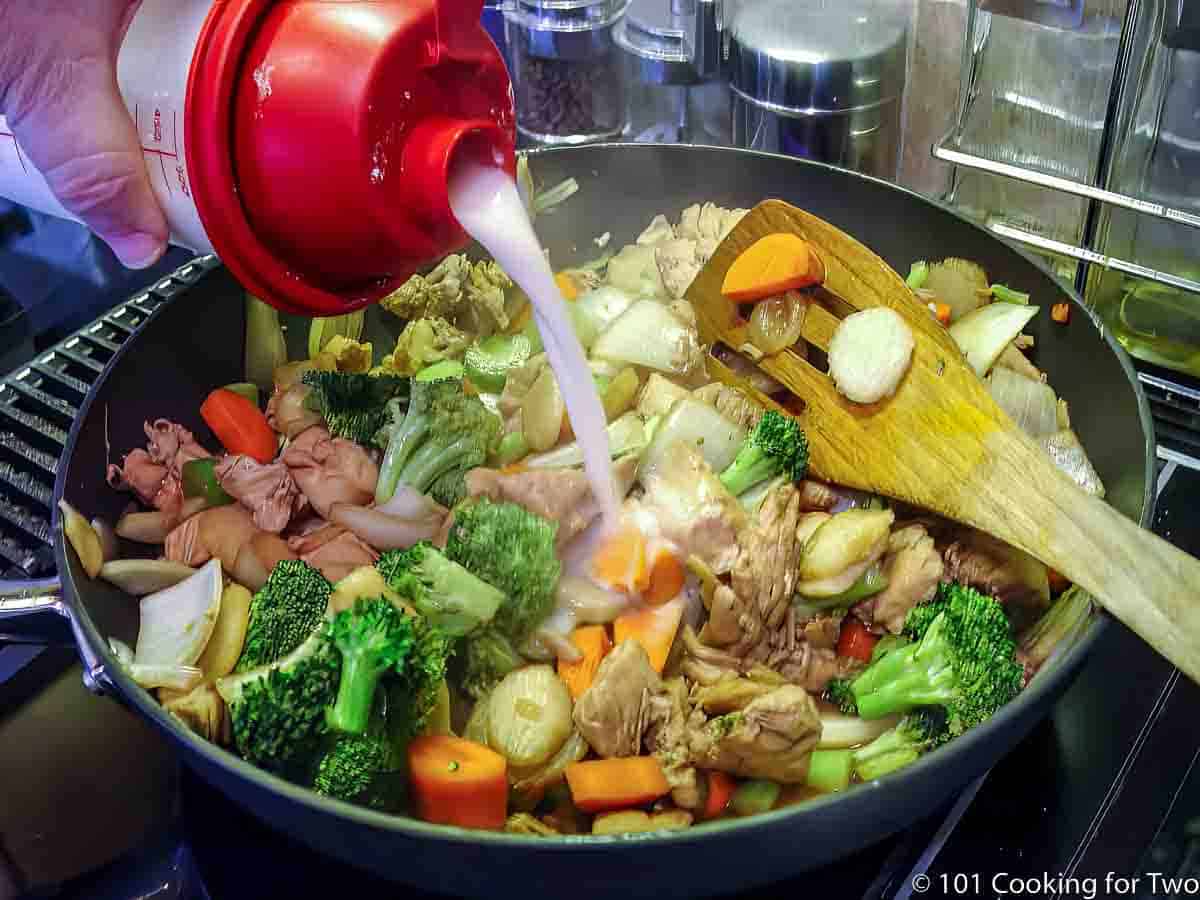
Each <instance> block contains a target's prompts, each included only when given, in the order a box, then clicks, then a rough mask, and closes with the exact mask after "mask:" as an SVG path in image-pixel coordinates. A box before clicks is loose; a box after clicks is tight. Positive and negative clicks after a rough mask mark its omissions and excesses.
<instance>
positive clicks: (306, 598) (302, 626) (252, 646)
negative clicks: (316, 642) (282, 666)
mask: <svg viewBox="0 0 1200 900" xmlns="http://www.w3.org/2000/svg"><path fill="white" fill-rule="evenodd" d="M332 590H333V587H332V586H331V585H330V584H329V582H328V581H326V580H325V576H323V575H322V574H321V573H320V572H318V571H317V570H316V569H314V568H313V567H312V566H310V565H308V563H305V562H301V561H300V560H298V559H285V560H280V561H279V562H277V563H276V564H275V568H273V569H272V570H271V574H270V575H268V576H267V581H266V584H264V585H263V586H262V587H261V588H259V590H258V593H256V594H255V595H254V598H253V599H252V600H251V601H250V621H249V624H247V626H246V640H245V643H244V644H243V645H242V655H241V656H240V657H239V658H238V662H237V666H236V667H235V669H234V671H237V672H247V671H249V670H250V669H257V668H258V667H259V666H266V665H270V664H271V663H273V662H275V661H276V660H279V659H282V658H283V657H284V656H286V655H287V654H289V653H291V652H292V651H293V650H295V649H296V648H297V647H299V646H300V645H301V644H302V643H304V640H305V639H306V638H307V637H308V636H309V635H311V634H312V633H313V631H315V630H316V628H317V626H318V625H319V624H321V622H322V620H323V619H324V618H325V612H326V610H327V609H328V607H329V595H330V593H331V592H332Z"/></svg>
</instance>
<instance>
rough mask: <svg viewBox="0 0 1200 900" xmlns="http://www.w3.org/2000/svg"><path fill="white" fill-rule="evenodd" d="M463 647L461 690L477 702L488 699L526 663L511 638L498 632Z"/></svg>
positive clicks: (491, 631)
mask: <svg viewBox="0 0 1200 900" xmlns="http://www.w3.org/2000/svg"><path fill="white" fill-rule="evenodd" d="M464 647H465V654H464V656H465V658H464V659H463V660H462V671H461V673H460V674H459V678H458V681H459V687H461V688H462V689H463V691H464V692H465V693H466V694H468V695H469V696H471V697H474V698H475V699H476V700H480V699H482V698H483V697H486V696H487V695H488V693H489V692H490V691H491V690H492V688H494V687H495V686H496V685H497V684H499V683H500V680H501V679H502V678H504V676H505V675H507V674H508V673H509V672H511V671H513V670H514V669H516V668H518V667H519V666H522V665H524V663H525V660H524V659H522V658H521V654H519V653H517V651H516V650H515V649H513V645H512V644H511V643H510V642H509V640H508V638H506V637H505V636H504V635H502V634H501V633H500V632H499V631H497V630H496V629H495V628H485V629H484V630H483V631H481V632H480V633H479V634H475V635H472V636H471V637H470V638H469V639H468V640H467V641H465V643H464Z"/></svg>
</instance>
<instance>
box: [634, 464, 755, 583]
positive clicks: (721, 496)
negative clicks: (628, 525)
mask: <svg viewBox="0 0 1200 900" xmlns="http://www.w3.org/2000/svg"><path fill="white" fill-rule="evenodd" d="M642 484H643V486H644V487H645V489H646V493H645V495H644V497H643V498H642V502H643V503H644V504H645V505H646V507H647V508H648V509H649V510H650V511H651V512H652V513H653V514H654V516H655V517H656V518H657V520H658V523H659V526H660V527H661V528H662V533H663V536H664V537H666V538H667V539H668V540H670V541H674V542H675V543H676V544H678V545H679V547H680V549H681V550H682V552H683V554H684V555H685V556H688V555H694V556H697V557H699V558H700V559H701V560H702V561H703V562H704V564H705V565H707V566H708V567H709V569H711V570H712V571H713V572H714V573H715V574H718V575H720V574H722V573H724V572H728V571H729V570H730V569H731V568H732V567H733V564H734V561H735V559H736V558H737V553H738V544H737V535H738V530H739V529H740V528H742V526H743V525H744V524H745V521H746V512H745V510H744V509H742V505H741V504H740V503H738V501H737V498H736V497H734V496H732V495H731V494H730V493H729V491H727V490H726V489H725V485H723V484H721V481H720V479H719V478H717V476H716V474H714V472H713V470H712V468H711V467H710V466H709V465H708V463H707V461H705V459H704V457H703V456H702V455H701V453H700V451H699V450H697V449H696V448H695V447H692V446H690V445H688V444H685V443H684V442H682V441H679V442H676V443H675V444H673V445H672V446H671V447H670V448H668V449H667V452H666V454H665V455H664V458H663V462H662V464H661V465H659V466H658V467H656V468H655V469H654V470H653V471H652V472H648V473H646V474H645V475H644V476H643V479H642Z"/></svg>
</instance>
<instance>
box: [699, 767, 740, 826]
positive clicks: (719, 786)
mask: <svg viewBox="0 0 1200 900" xmlns="http://www.w3.org/2000/svg"><path fill="white" fill-rule="evenodd" d="M705 774H706V775H707V776H708V796H707V797H705V798H704V812H703V814H702V815H701V818H703V819H715V818H716V817H717V816H719V815H720V814H721V813H723V812H725V809H726V807H728V806H729V801H730V800H731V799H733V792H734V790H735V789H736V788H737V782H736V781H734V780H733V776H732V775H726V774H725V773H724V772H718V771H717V770H716V769H709V770H708V771H707V772H706V773H705Z"/></svg>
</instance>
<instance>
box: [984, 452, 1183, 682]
mask: <svg viewBox="0 0 1200 900" xmlns="http://www.w3.org/2000/svg"><path fill="white" fill-rule="evenodd" d="M1010 459H1012V457H1010ZM1044 459H1045V458H1044V457H1043V456H1041V454H1037V455H1036V456H1034V455H1033V454H1027V455H1026V456H1025V457H1024V459H1023V460H1022V461H1021V462H1022V464H1023V465H1024V470H1023V472H1021V473H1020V475H1021V477H1020V478H1019V480H1015V483H1014V479H1012V478H1010V477H1008V476H1006V477H1005V478H1004V479H1003V481H1000V479H998V478H996V477H992V478H990V479H988V481H989V482H990V484H988V485H980V488H981V489H982V490H981V497H980V499H982V500H984V501H985V503H984V504H983V505H979V506H977V507H976V510H977V512H978V513H979V514H980V515H979V516H978V517H977V518H983V519H986V520H987V521H979V522H976V523H973V524H977V525H979V526H980V527H982V528H984V529H985V530H987V531H991V532H992V533H993V534H995V535H997V536H998V537H1002V538H1004V539H1005V540H1007V541H1009V542H1010V543H1012V544H1015V545H1017V546H1019V547H1021V549H1023V550H1025V551H1027V552H1029V553H1031V554H1032V555H1034V556H1036V557H1037V558H1038V559H1040V560H1041V561H1042V562H1044V563H1046V564H1047V565H1049V566H1052V567H1053V568H1055V569H1057V570H1058V571H1059V572H1060V573H1062V574H1063V575H1064V576H1066V577H1067V578H1068V579H1070V580H1071V581H1073V582H1075V583H1076V584H1079V585H1081V586H1082V587H1083V588H1084V589H1085V590H1087V591H1088V592H1089V593H1090V594H1092V595H1093V596H1094V597H1095V598H1096V600H1097V601H1099V602H1100V604H1101V605H1103V606H1104V608H1105V609H1107V610H1108V611H1109V612H1110V613H1112V614H1113V615H1114V616H1116V618H1118V619H1120V620H1121V621H1122V622H1124V623H1125V624H1126V625H1128V626H1129V627H1130V628H1131V629H1133V631H1135V632H1137V634H1138V635H1140V636H1141V637H1142V639H1143V640H1145V641H1146V643H1148V644H1149V645H1150V646H1151V647H1153V648H1154V649H1155V650H1157V651H1158V652H1159V653H1161V654H1162V655H1163V656H1165V657H1166V658H1167V659H1168V660H1170V661H1171V662H1172V663H1174V664H1175V665H1176V666H1177V667H1178V668H1179V669H1180V670H1181V671H1183V672H1184V673H1186V674H1187V675H1188V676H1189V677H1190V678H1192V679H1193V680H1194V681H1197V682H1200V560H1197V559H1195V558H1193V557H1191V556H1189V555H1188V554H1186V553H1184V552H1183V551H1181V550H1179V549H1178V548H1176V547H1174V546H1172V545H1171V544H1169V543H1167V542H1166V541H1164V540H1162V539H1161V538H1159V537H1158V536H1156V535H1154V534H1152V533H1151V532H1149V531H1146V530H1144V529H1142V528H1139V527H1138V526H1137V525H1136V524H1134V523H1133V522H1132V521H1130V520H1129V519H1127V518H1125V517H1124V516H1122V515H1121V514H1120V513H1118V512H1117V511H1116V510H1114V509H1113V508H1112V507H1111V506H1109V505H1108V504H1107V503H1105V502H1104V501H1103V500H1100V499H1098V498H1096V497H1092V496H1090V495H1088V494H1085V493H1084V492H1083V491H1081V490H1079V488H1077V487H1076V486H1075V485H1074V483H1072V482H1071V481H1069V480H1068V479H1067V478H1066V477H1064V476H1062V475H1061V474H1060V473H1059V472H1058V471H1057V470H1056V469H1054V467H1053V466H1052V465H1051V464H1050V463H1049V462H1048V461H1045V462H1044ZM996 474H998V473H996ZM1009 474H1010V475H1011V474H1013V473H1009ZM989 488H991V489H994V493H993V490H989ZM989 497H990V498H991V500H992V501H993V502H988V498H989ZM989 505H990V506H991V507H992V508H991V509H990V510H989V509H987V508H986V507H987V506H989Z"/></svg>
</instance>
